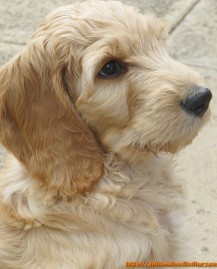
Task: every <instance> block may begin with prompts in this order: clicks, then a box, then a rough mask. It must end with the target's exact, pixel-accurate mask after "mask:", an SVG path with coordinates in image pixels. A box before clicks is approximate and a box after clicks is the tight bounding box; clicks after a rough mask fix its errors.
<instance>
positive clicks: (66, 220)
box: [0, 1, 212, 269]
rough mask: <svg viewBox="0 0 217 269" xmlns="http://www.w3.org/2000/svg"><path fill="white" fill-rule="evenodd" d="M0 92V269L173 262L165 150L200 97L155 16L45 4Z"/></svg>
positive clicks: (176, 238) (176, 201) (204, 99)
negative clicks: (48, 10) (1, 155)
mask: <svg viewBox="0 0 217 269" xmlns="http://www.w3.org/2000/svg"><path fill="white" fill-rule="evenodd" d="M0 89H1V94H0V115H1V118H0V141H1V143H2V144H3V146H4V147H5V148H6V149H7V150H8V151H9V152H10V153H11V155H9V156H8V158H7V160H6V163H5V168H4V170H3V171H2V172H1V179H0V268H1V269H12V268H13V269H15V268H16V269H91V268H92V269H114V268H125V263H126V261H138V262H139V261H157V260H158V261H165V260H170V261H171V260H174V259H178V258H179V256H178V254H179V252H180V250H181V246H180V245H182V244H183V243H181V231H180V228H182V227H183V226H184V225H185V224H184V222H183V221H182V220H181V218H180V217H181V212H179V211H180V210H181V207H182V195H183V190H182V187H181V184H180V182H179V181H178V179H177V178H176V176H175V175H174V174H173V173H172V171H171V168H172V160H171V158H172V157H171V156H172V154H171V153H175V152H177V151H178V150H179V149H181V148H183V147H184V146H186V145H187V144H189V143H190V142H191V141H192V139H193V138H194V137H195V136H196V135H197V133H198V131H199V130H200V128H201V127H202V126H203V124H204V123H205V122H206V121H207V119H208V117H209V110H208V105H209V101H210V100H211V97H212V95H211V92H210V91H209V90H208V89H207V88H205V86H204V82H203V79H202V78H201V77H200V75H199V74H197V73H196V72H194V71H192V70H191V69H189V68H188V67H187V66H185V65H183V64H180V63H178V62H176V61H175V60H173V59H172V58H171V57H170V56H169V54H168V52H167V48H166V30H165V24H164V22H163V21H161V20H160V19H157V18H154V17H152V16H143V15H142V14H140V13H138V12H136V11H135V10H134V9H133V8H131V7H128V6H124V5H123V4H121V3H119V2H101V1H99V2H92V3H79V4H75V5H71V6H67V7H63V8H60V9H57V10H56V11H54V12H53V13H52V14H51V15H49V16H48V17H47V18H46V19H45V20H44V22H43V23H42V24H41V26H40V27H39V28H38V30H37V31H36V32H35V33H34V35H33V37H32V39H31V40H30V42H29V43H28V44H27V46H26V48H25V50H24V51H23V52H22V53H21V54H20V55H18V56H16V57H15V58H13V59H12V60H11V61H10V62H9V63H7V64H6V65H5V66H4V67H3V68H2V69H1V71H0ZM180 243H181V244H180ZM183 248H185V247H183Z"/></svg>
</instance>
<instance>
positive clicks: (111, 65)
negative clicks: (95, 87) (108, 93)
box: [99, 61, 122, 78]
mask: <svg viewBox="0 0 217 269" xmlns="http://www.w3.org/2000/svg"><path fill="white" fill-rule="evenodd" d="M121 70H122V66H121V64H120V63H119V62H118V61H110V62H108V63H106V64H105V65H104V66H103V68H102V69H101V71H100V72H99V76H100V77H103V78H104V77H105V78H109V77H114V76H116V75H118V74H119V73H120V71H121Z"/></svg>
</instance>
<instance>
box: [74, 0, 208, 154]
mask: <svg viewBox="0 0 217 269" xmlns="http://www.w3.org/2000/svg"><path fill="white" fill-rule="evenodd" d="M77 14H78V15H77V16H78V18H77V23H78V22H80V24H79V25H80V27H81V28H80V30H79V31H78V32H79V38H80V40H82V42H80V44H82V46H83V47H82V56H81V57H80V58H79V57H78V58H77V62H79V64H80V75H79V76H78V77H77V82H76V84H77V87H76V90H77V91H76V95H77V102H76V107H77V109H78V111H79V112H80V113H81V115H82V117H83V119H84V120H85V121H86V122H87V123H88V124H89V125H90V126H91V127H92V128H94V129H95V130H97V133H98V135H99V138H100V140H101V141H102V144H103V145H105V146H106V147H107V148H108V149H109V150H111V151H113V152H115V153H118V154H120V155H121V156H122V157H123V158H134V157H143V156H145V155H147V154H146V153H148V152H150V151H151V152H154V153H158V152H160V151H166V152H171V153H174V152H176V151H177V150H179V149H181V148H183V147H184V146H186V145H187V144H189V143H191V141H192V140H193V138H194V137H195V136H196V135H197V133H198V131H199V130H200V128H201V127H202V126H203V124H204V123H205V122H206V121H207V119H208V117H209V114H210V113H209V109H208V104H209V101H210V99H211V93H210V92H209V91H208V89H206V88H205V87H204V82H203V78H202V77H201V76H200V75H199V74H198V73H196V72H195V71H193V70H191V69H190V68H189V67H187V66H185V65H183V64H181V63H178V62H176V61H175V60H174V59H172V58H171V57H170V56H169V54H168V51H167V46H166V38H167V34H166V27H165V23H164V22H162V21H161V20H159V19H156V18H154V17H152V16H143V15H141V14H139V13H137V12H136V11H135V10H133V9H132V8H130V7H126V6H123V5H122V4H120V3H117V2H112V3H110V2H109V3H103V2H100V3H98V4H97V5H94V4H93V5H92V6H91V8H90V9H89V10H88V11H87V10H85V9H84V8H83V6H82V5H81V6H80V8H79V7H78V10H77ZM79 38H78V39H79ZM78 43H79V42H78Z"/></svg>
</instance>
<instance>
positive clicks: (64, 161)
mask: <svg viewBox="0 0 217 269" xmlns="http://www.w3.org/2000/svg"><path fill="white" fill-rule="evenodd" d="M60 43H61V42H57V44H59V45H58V46H59V47H58V46H57V45H55V44H51V42H50V43H48V42H46V41H40V39H36V40H35V41H34V40H33V41H32V42H31V43H29V45H28V47H27V49H26V50H25V51H24V53H23V54H21V55H20V56H18V57H17V58H15V59H13V60H11V61H10V62H9V63H8V64H7V65H5V66H4V67H3V68H2V70H1V71H0V142H1V143H2V144H3V145H4V146H5V147H6V148H7V149H8V150H9V151H11V152H12V153H13V154H14V155H15V157H16V158H17V159H18V160H19V161H20V162H21V163H22V164H23V165H24V166H25V168H26V169H27V171H28V173H29V174H30V175H31V176H32V177H35V178H37V179H38V180H40V181H41V183H42V185H47V187H51V188H54V189H56V190H57V191H60V192H65V193H73V192H83V191H85V190H90V189H91V188H92V186H93V184H94V182H95V181H96V180H98V179H99V177H100V176H101V175H102V170H103V155H102V151H101V149H100V146H99V144H98V143H97V141H96V138H95V136H94V134H93V133H92V131H91V130H90V128H89V127H88V126H87V125H86V124H85V123H84V121H83V120H82V119H81V118H80V116H79V114H78V112H77V111H76V109H75V106H74V105H73V98H74V97H73V95H74V96H75V91H74V89H66V86H65V83H64V74H65V72H66V71H67V70H68V71H67V72H72V71H71V67H68V66H67V61H68V59H69V58H71V55H70V53H71V52H70V50H71V49H69V48H67V47H64V46H63V45H62V47H61V44H60ZM55 46H56V47H55ZM71 76H72V77H73V74H71ZM68 90H70V92H71V95H70V96H69V94H68Z"/></svg>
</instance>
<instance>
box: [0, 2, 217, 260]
mask: <svg viewBox="0 0 217 269" xmlns="http://www.w3.org/2000/svg"><path fill="white" fill-rule="evenodd" d="M73 2H79V1H73V0H37V1H34V0H13V1H6V0H0V67H1V66H2V65H3V64H4V63H6V62H7V61H8V60H9V59H10V58H11V57H12V56H14V55H15V54H17V53H18V52H19V51H22V49H23V47H24V46H25V44H26V42H27V41H28V39H29V38H30V37H31V35H32V33H33V31H34V30H35V29H36V28H37V25H38V24H39V22H40V21H41V19H42V18H43V17H44V16H45V15H46V14H48V13H49V12H50V11H51V10H52V9H54V8H56V7H59V6H63V5H68V4H71V3H73ZM80 2H81V1H80ZM122 2H123V3H126V4H130V5H133V6H135V7H137V8H139V9H140V11H141V12H143V13H150V12H151V13H155V14H156V15H157V16H158V17H163V18H165V19H166V20H167V22H168V24H169V41H168V43H169V49H170V52H171V55H172V56H173V57H174V58H176V59H178V60H179V61H181V62H183V63H185V64H188V65H190V66H192V67H193V68H194V69H195V70H197V71H198V72H200V73H201V74H202V75H203V76H204V77H205V81H206V87H207V88H209V89H211V90H212V93H213V99H212V101H211V109H212V118H211V120H210V122H209V123H208V124H207V125H206V126H205V127H204V128H203V130H202V131H201V132H200V133H199V135H198V137H197V138H196V139H195V140H194V141H193V143H192V144H191V145H190V146H188V147H187V148H186V149H184V150H182V151H181V152H180V153H179V154H178V156H177V157H176V158H177V163H178V167H177V173H179V174H180V175H181V177H183V180H184V181H185V183H186V186H187V213H188V215H189V218H188V220H187V223H186V222H185V223H183V225H185V226H189V229H190V230H191V231H192V232H191V239H190V241H191V244H192V253H191V256H190V257H191V259H190V260H192V261H216V262H217V97H216V95H217V1H216V0H123V1H122ZM11 79H13V78H11ZM0 87H1V85H0ZM4 154H5V153H4V151H3V150H1V149H0V165H2V162H3V158H4Z"/></svg>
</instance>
